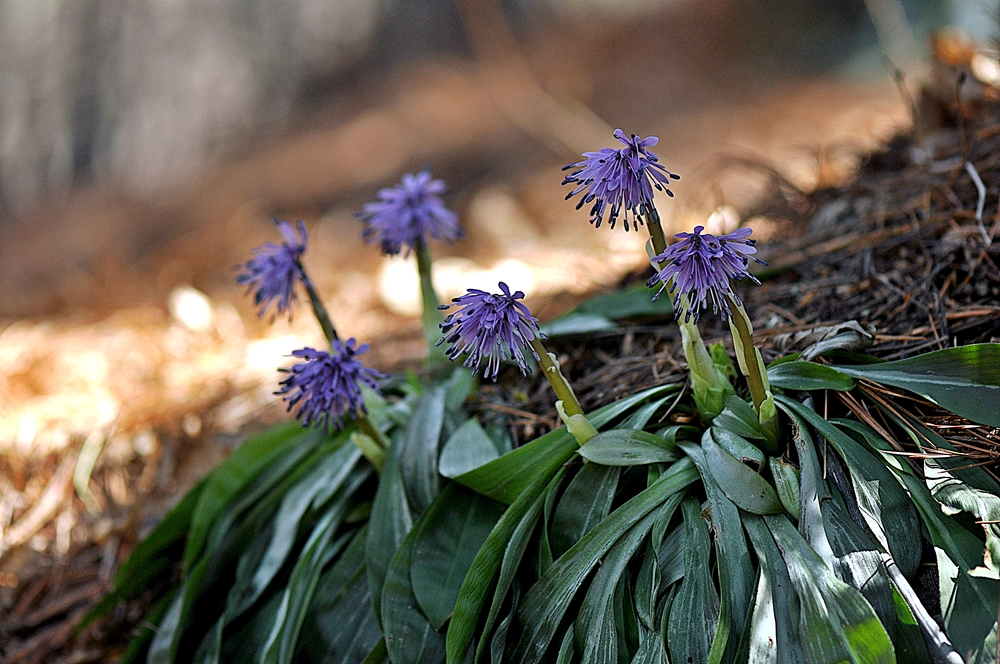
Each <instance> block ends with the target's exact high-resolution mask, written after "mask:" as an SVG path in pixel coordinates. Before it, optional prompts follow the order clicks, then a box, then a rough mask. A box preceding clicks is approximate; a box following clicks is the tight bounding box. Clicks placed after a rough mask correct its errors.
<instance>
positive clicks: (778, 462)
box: [768, 457, 802, 520]
mask: <svg viewBox="0 0 1000 664" xmlns="http://www.w3.org/2000/svg"><path fill="white" fill-rule="evenodd" d="M768 465H769V466H770V468H771V477H773V478H774V490H775V491H776V492H777V494H778V499H779V500H780V501H781V504H782V505H783V506H784V508H785V511H786V512H788V513H789V514H790V515H791V516H792V517H793V518H795V519H796V520H798V518H799V505H800V504H801V502H802V493H801V492H800V490H799V486H800V485H801V483H802V477H801V474H800V473H799V469H798V466H795V465H794V464H792V463H791V462H789V461H785V460H784V459H783V458H781V457H771V458H770V459H768Z"/></svg>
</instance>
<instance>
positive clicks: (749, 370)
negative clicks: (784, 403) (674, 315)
mask: <svg viewBox="0 0 1000 664" xmlns="http://www.w3.org/2000/svg"><path fill="white" fill-rule="evenodd" d="M726 299H727V300H728V301H729V308H730V309H731V310H732V312H733V314H732V316H730V317H729V329H730V331H731V332H732V335H733V346H734V347H735V348H736V359H737V360H739V365H740V371H741V372H742V373H743V375H744V376H746V379H747V385H748V386H749V387H750V397H751V398H752V399H753V406H754V409H755V410H756V411H757V416H758V418H759V419H760V423H761V425H762V426H763V427H764V431H765V432H767V433H768V434H770V435H771V440H769V441H768V442H769V443H771V445H772V446H773V447H774V448H775V450H776V449H777V442H778V433H779V432H778V417H777V411H776V409H775V405H774V396H773V395H772V394H771V383H770V381H768V379H767V370H766V368H765V367H764V359H763V358H762V357H761V355H760V351H759V350H757V346H756V345H755V344H754V342H753V325H752V323H751V322H750V316H749V315H747V312H746V309H744V308H743V305H742V304H741V303H738V302H737V301H736V299H735V298H734V297H733V296H732V295H727V296H726Z"/></svg>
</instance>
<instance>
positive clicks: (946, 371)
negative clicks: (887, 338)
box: [835, 344, 1000, 427]
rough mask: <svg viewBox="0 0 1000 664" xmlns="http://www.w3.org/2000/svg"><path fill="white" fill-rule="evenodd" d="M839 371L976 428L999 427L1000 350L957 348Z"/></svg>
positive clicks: (978, 346) (996, 347) (995, 347)
mask: <svg viewBox="0 0 1000 664" xmlns="http://www.w3.org/2000/svg"><path fill="white" fill-rule="evenodd" d="M835 368H836V369H837V370H838V371H840V372H842V373H845V374H847V375H848V376H853V377H855V378H864V379H866V380H870V381H873V382H876V383H881V384H883V385H891V386H893V387H898V388H901V389H904V390H909V391H910V392H913V393H915V394H919V395H920V396H922V397H924V398H926V399H928V400H930V401H933V402H934V403H936V404H938V405H939V406H941V407H942V408H947V409H948V410H950V411H951V412H953V413H955V414H957V415H961V416H962V417H967V418H969V419H970V420H972V421H974V422H979V423H980V424H985V425H987V426H991V427H1000V344H973V345H970V346H958V347H956V348H945V349H944V350H936V351H933V352H930V353H925V354H923V355H918V356H916V357H910V358H907V359H905V360H895V361H893V362H881V363H879V364H871V365H865V366H837V367H835Z"/></svg>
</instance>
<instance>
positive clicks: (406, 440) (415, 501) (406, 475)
mask: <svg viewBox="0 0 1000 664" xmlns="http://www.w3.org/2000/svg"><path fill="white" fill-rule="evenodd" d="M447 397H448V392H447V389H446V386H443V385H438V386H434V387H428V388H427V390H426V391H425V392H424V394H423V396H421V397H420V401H419V402H418V403H417V407H416V409H415V410H414V411H413V416H412V417H411V418H410V422H409V424H408V425H407V427H406V434H405V435H404V436H403V439H402V443H403V450H402V453H401V455H400V472H401V474H402V478H403V486H404V487H405V489H406V497H407V499H409V502H410V506H411V507H412V508H413V511H414V512H415V513H416V514H420V513H421V512H423V511H424V510H425V509H427V506H428V505H430V504H431V502H432V501H433V500H434V498H435V497H436V496H437V494H438V491H439V490H440V486H439V484H440V480H439V476H438V471H437V460H438V454H439V451H440V450H439V448H440V444H441V431H442V427H443V426H444V415H445V408H444V406H445V400H446V399H447Z"/></svg>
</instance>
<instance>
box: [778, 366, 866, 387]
mask: <svg viewBox="0 0 1000 664" xmlns="http://www.w3.org/2000/svg"><path fill="white" fill-rule="evenodd" d="M767 379H768V380H769V381H770V382H771V386H772V387H780V388H783V389H786V390H804V391H808V390H838V391H841V392H846V391H847V390H850V389H851V388H852V387H854V380H852V379H851V377H850V376H848V375H847V374H844V373H841V372H840V371H837V370H836V369H834V368H832V367H828V366H826V365H825V364H816V363H815V362H782V363H781V364H778V365H775V366H772V367H771V368H770V369H768V370H767Z"/></svg>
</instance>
